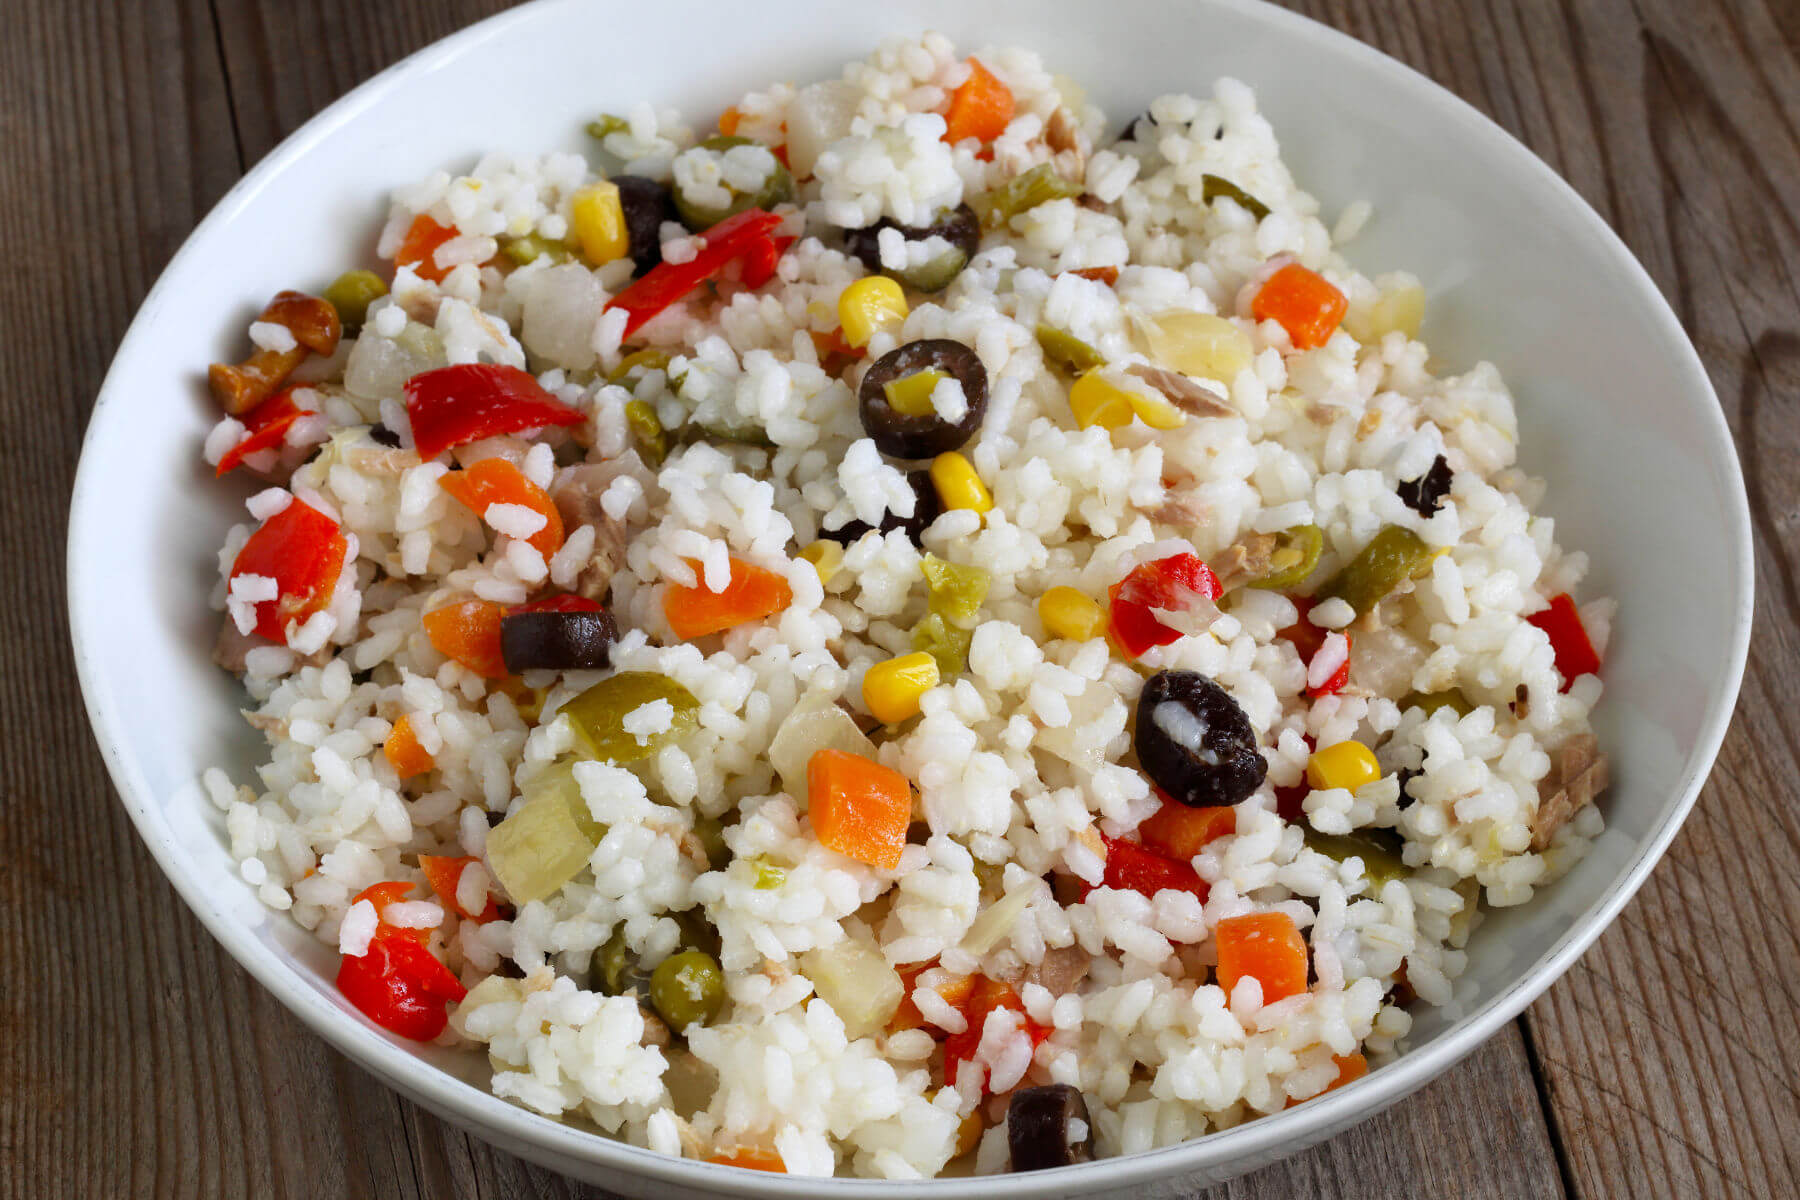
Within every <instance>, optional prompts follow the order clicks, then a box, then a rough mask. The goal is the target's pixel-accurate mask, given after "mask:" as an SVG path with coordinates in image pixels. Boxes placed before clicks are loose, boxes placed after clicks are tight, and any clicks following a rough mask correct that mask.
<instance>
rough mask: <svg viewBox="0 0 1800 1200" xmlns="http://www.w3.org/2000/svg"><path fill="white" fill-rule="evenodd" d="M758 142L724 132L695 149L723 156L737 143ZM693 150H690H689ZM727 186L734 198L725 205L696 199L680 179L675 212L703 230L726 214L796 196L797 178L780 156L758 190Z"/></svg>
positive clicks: (677, 186)
mask: <svg viewBox="0 0 1800 1200" xmlns="http://www.w3.org/2000/svg"><path fill="white" fill-rule="evenodd" d="M756 145H761V143H760V142H754V141H752V140H751V139H749V138H746V137H727V136H726V135H724V134H715V135H714V136H712V137H709V138H707V139H706V140H705V141H703V142H701V143H700V144H699V145H698V146H696V147H695V150H702V151H706V152H708V153H711V154H715V155H723V154H724V153H725V152H726V151H727V150H731V149H733V148H735V147H737V146H756ZM693 152H694V151H692V150H690V151H686V152H685V153H689V154H691V153H693ZM724 186H725V190H726V191H727V192H729V193H730V195H731V200H730V201H729V202H728V203H727V204H725V205H724V206H722V207H721V206H719V205H716V204H707V203H704V202H702V201H699V200H696V199H694V198H693V197H692V196H690V195H688V193H687V190H686V189H685V188H683V187H682V186H681V184H680V183H679V182H677V183H676V184H675V187H674V199H675V213H676V215H677V216H679V217H680V218H681V223H682V224H683V225H686V226H687V227H688V228H689V229H692V230H693V231H694V232H696V233H699V232H700V231H702V230H705V229H711V228H712V227H713V226H714V225H717V224H718V223H719V222H720V221H723V220H724V219H725V218H726V217H733V216H736V215H737V214H738V213H741V212H743V211H745V210H746V209H751V208H761V209H771V208H774V207H775V206H776V205H777V204H783V203H785V202H787V201H789V200H792V199H793V198H794V177H793V175H792V174H791V173H790V172H789V171H788V169H787V168H786V167H784V166H782V165H781V160H780V159H776V160H775V166H774V169H772V170H771V171H770V172H769V174H768V176H767V177H766V178H765V179H764V180H763V184H762V186H761V187H759V188H757V189H756V191H754V192H740V191H738V190H737V189H736V188H733V187H731V186H729V185H724Z"/></svg>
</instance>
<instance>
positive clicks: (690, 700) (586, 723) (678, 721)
mask: <svg viewBox="0 0 1800 1200" xmlns="http://www.w3.org/2000/svg"><path fill="white" fill-rule="evenodd" d="M658 700H667V701H668V702H669V705H670V707H671V708H673V709H674V715H673V717H672V718H671V719H670V722H669V728H668V729H666V730H664V731H663V732H662V733H657V734H651V735H649V736H648V737H646V738H642V739H640V738H639V737H638V735H636V734H634V733H627V732H626V731H625V716H626V714H628V713H630V712H633V711H635V710H636V709H638V708H641V707H643V706H644V705H646V704H653V703H655V702H656V701H658ZM561 711H562V712H564V713H567V714H568V717H569V720H570V721H571V722H573V723H574V725H575V732H576V733H577V734H579V735H580V737H581V740H582V741H583V742H584V743H586V746H587V750H588V753H590V754H591V755H593V757H595V758H597V759H599V760H600V761H601V762H610V763H615V764H619V765H624V764H627V763H634V762H638V761H639V760H641V759H646V758H649V757H650V756H651V755H653V754H655V753H657V752H658V751H659V750H661V749H662V748H663V747H664V746H666V745H668V744H669V743H670V742H673V741H675V740H676V739H677V738H680V737H681V736H683V735H684V734H686V733H688V732H689V731H691V730H692V729H693V728H694V726H695V724H696V723H698V721H699V715H700V701H698V700H696V699H695V698H694V693H692V692H690V691H688V690H687V689H686V688H684V687H682V686H681V685H680V684H679V683H676V682H675V681H674V680H673V679H670V678H669V677H668V676H667V675H658V674H656V673H654V672H652V671H621V672H619V673H618V674H617V675H614V676H612V677H611V678H608V679H602V680H601V681H600V682H599V683H596V684H595V685H594V686H593V687H591V688H589V689H588V690H587V691H585V692H583V693H581V695H579V696H577V697H575V698H574V699H573V700H571V701H569V702H568V703H567V704H565V705H563V706H562V709H561Z"/></svg>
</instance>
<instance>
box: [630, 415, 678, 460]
mask: <svg viewBox="0 0 1800 1200" xmlns="http://www.w3.org/2000/svg"><path fill="white" fill-rule="evenodd" d="M625 424H626V426H627V427H629V428H630V430H631V440H632V441H634V442H636V443H637V448H638V451H639V452H640V453H641V454H642V455H643V456H644V461H645V462H646V463H649V464H650V465H651V466H652V467H660V466H662V461H663V459H665V458H667V457H668V454H669V438H668V435H667V434H666V433H665V432H664V430H663V426H662V421H661V419H659V418H658V417H657V415H656V409H654V408H652V407H651V406H650V403H649V402H648V401H646V400H629V401H627V402H626V404H625Z"/></svg>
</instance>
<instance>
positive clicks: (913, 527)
mask: <svg viewBox="0 0 1800 1200" xmlns="http://www.w3.org/2000/svg"><path fill="white" fill-rule="evenodd" d="M906 482H907V483H909V484H911V485H912V490H913V496H914V500H913V515H912V516H910V517H902V516H899V515H898V514H896V513H895V512H893V511H892V510H889V511H888V512H885V513H883V514H882V516H881V524H879V525H871V524H869V523H868V522H867V521H851V522H850V523H849V524H847V525H844V526H842V527H840V528H837V529H821V530H820V531H819V536H820V537H822V538H828V539H830V540H831V541H834V542H840V543H842V544H843V545H846V546H849V545H853V544H855V543H856V542H857V541H858V540H860V539H861V538H862V535H863V534H865V533H867V532H869V530H871V529H879V530H880V531H881V532H882V533H886V532H887V531H888V530H890V529H904V530H906V536H907V538H908V539H909V540H910V541H911V542H912V544H913V545H915V546H917V545H918V544H919V539H920V538H922V537H924V536H925V531H926V530H927V529H930V528H931V523H932V522H933V521H935V520H937V519H938V517H940V516H942V515H943V512H944V502H943V501H942V500H940V499H939V498H938V494H937V488H936V486H935V485H933V484H932V482H931V472H930V471H908V472H907V473H906Z"/></svg>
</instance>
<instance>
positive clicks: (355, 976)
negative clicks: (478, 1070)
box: [337, 925, 468, 1042]
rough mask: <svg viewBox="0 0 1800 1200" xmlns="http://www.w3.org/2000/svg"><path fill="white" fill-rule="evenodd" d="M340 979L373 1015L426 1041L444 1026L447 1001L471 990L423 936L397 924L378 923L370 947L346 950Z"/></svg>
mask: <svg viewBox="0 0 1800 1200" xmlns="http://www.w3.org/2000/svg"><path fill="white" fill-rule="evenodd" d="M337 985H338V990H339V991H340V992H342V993H343V994H344V998H345V999H346V1000H348V1001H350V1003H351V1004H353V1005H355V1006H356V1008H357V1010H358V1011H360V1012H361V1013H362V1014H363V1015H364V1016H366V1017H368V1018H369V1019H370V1020H371V1021H373V1022H375V1023H376V1024H377V1025H379V1026H381V1027H382V1028H383V1029H387V1030H391V1031H392V1032H394V1033H397V1034H399V1035H400V1036H401V1037H408V1038H412V1039H414V1040H415V1041H421V1042H428V1041H430V1040H431V1039H432V1038H434V1037H436V1036H437V1035H438V1034H440V1033H442V1032H444V1026H445V1025H446V1024H447V1023H448V1021H449V1014H448V1013H447V1012H446V1011H445V1008H444V1005H445V1003H446V1002H447V1001H451V1000H461V999H462V998H463V997H464V996H465V995H467V994H468V993H467V990H466V989H465V988H464V987H463V985H462V982H461V981H460V980H459V979H457V977H456V976H455V975H453V974H452V973H451V972H450V968H448V967H446V966H445V965H444V964H443V963H442V962H440V961H439V960H438V958H437V956H436V955H434V954H433V953H432V952H431V951H430V950H428V949H426V948H425V945H424V943H423V942H421V941H420V940H419V939H417V938H415V937H412V936H409V931H407V930H402V929H396V928H395V927H393V926H391V925H381V926H378V927H377V928H376V930H375V936H374V937H373V938H371V939H370V940H369V949H368V952H367V953H365V954H360V955H350V954H347V955H345V956H344V960H343V961H342V962H341V963H339V964H338V973H337Z"/></svg>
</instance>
